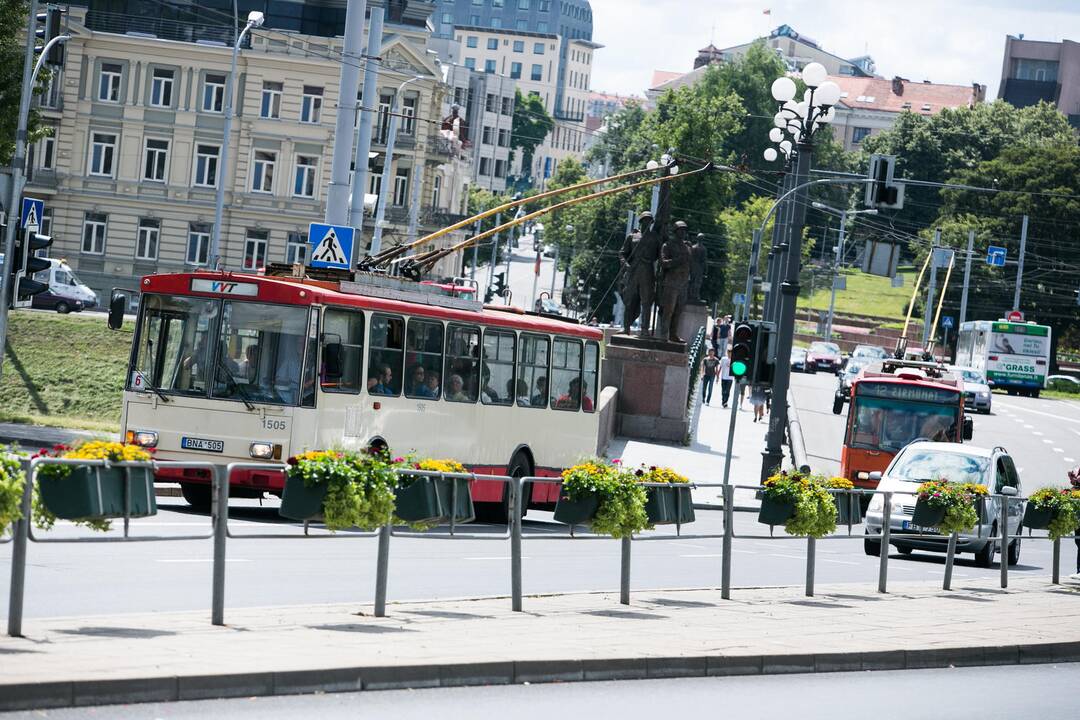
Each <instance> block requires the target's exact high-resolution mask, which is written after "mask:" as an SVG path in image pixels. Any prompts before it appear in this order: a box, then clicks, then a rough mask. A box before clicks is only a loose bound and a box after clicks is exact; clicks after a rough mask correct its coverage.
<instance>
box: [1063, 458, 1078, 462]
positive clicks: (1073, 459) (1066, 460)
mask: <svg viewBox="0 0 1080 720" xmlns="http://www.w3.org/2000/svg"><path fill="white" fill-rule="evenodd" d="M1062 459H1063V460H1064V461H1065V462H1067V463H1074V462H1076V459H1075V458H1062Z"/></svg>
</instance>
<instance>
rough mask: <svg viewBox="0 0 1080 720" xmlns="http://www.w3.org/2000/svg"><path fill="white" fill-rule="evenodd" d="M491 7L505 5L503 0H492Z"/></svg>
mask: <svg viewBox="0 0 1080 720" xmlns="http://www.w3.org/2000/svg"><path fill="white" fill-rule="evenodd" d="M491 7H496V8H501V7H503V0H491Z"/></svg>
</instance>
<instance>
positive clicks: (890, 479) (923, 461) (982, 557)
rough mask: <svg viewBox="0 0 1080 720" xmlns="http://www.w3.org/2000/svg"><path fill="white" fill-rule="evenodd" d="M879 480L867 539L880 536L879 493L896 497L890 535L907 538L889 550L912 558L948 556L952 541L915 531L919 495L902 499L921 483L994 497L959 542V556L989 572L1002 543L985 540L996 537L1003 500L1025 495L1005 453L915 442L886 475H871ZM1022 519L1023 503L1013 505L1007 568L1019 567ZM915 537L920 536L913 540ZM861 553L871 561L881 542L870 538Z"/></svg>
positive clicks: (882, 500) (881, 511)
mask: <svg viewBox="0 0 1080 720" xmlns="http://www.w3.org/2000/svg"><path fill="white" fill-rule="evenodd" d="M877 476H880V482H879V483H878V486H877V489H878V491H879V493H878V494H876V495H874V498H873V500H871V501H870V506H869V508H867V513H866V534H867V535H876V534H879V533H880V532H881V525H882V518H883V517H884V509H885V496H884V495H883V494H881V493H884V492H894V493H897V494H895V495H893V496H892V498H891V508H890V510H889V528H890V531H891V532H894V533H903V534H905V535H907V537H891V538H890V539H889V544H890V545H892V546H894V547H896V549H897V550H899V551H900V553H901V554H903V555H908V554H910V553H911V551H912V550H929V551H931V552H945V551H946V549H947V545H948V540H949V539H948V537H946V536H944V535H941V534H939V533H937V532H936V531H935V530H933V529H925V528H918V527H915V526H913V524H912V521H911V518H912V516H913V515H914V513H915V499H916V498H915V495H913V494H901V493H914V492H915V490H916V489H917V488H918V487H919V485H920V484H921V483H923V482H925V481H927V480H931V479H938V478H945V479H946V480H949V481H952V482H970V483H977V484H979V485H982V486H983V487H985V488H986V489H987V490H988V491H989V492H990V493H992V494H991V495H989V496H988V497H987V498H986V500H985V501H984V502H983V503H982V513H981V517H980V518H979V523H978V524H977V525H976V526H975V527H974V528H973V529H972V530H971V531H970V532H968V533H965V534H963V535H960V536H958V538H957V542H956V551H957V552H967V553H974V554H975V562H976V564H977V565H979V566H980V567H989V566H990V565H991V564H992V563H993V561H994V555H995V554H996V553H997V552H998V550H999V547H998V546H999V545H1000V543H999V542H998V541H994V540H988V539H987V538H990V537H993V536H995V535H997V534H998V518H999V517H1000V502H1001V499H1000V496H1001V495H1008V496H1016V495H1020V494H1021V485H1020V475H1019V473H1018V472H1017V470H1016V464H1015V463H1014V462H1013V459H1012V457H1011V456H1010V455H1009V453H1008V452H1007V451H1006V450H1005V448H1002V447H996V448H994V449H993V450H987V449H985V448H979V447H974V446H972V445H961V444H959V443H937V442H925V441H919V440H917V441H915V442H913V443H911V444H910V445H908V446H907V447H905V448H904V449H903V450H901V451H900V452H899V453H897V455H896V457H894V458H893V460H892V462H891V463H889V467H888V468H886V469H885V472H884V473H876V472H874V473H870V479H871V480H877V479H879V477H877ZM1023 514H1024V503H1022V502H1020V501H1014V502H1010V503H1009V515H1008V523H1009V537H1010V538H1011V540H1010V541H1009V549H1008V561H1009V565H1016V564H1017V563H1018V562H1020V522H1021V518H1023ZM914 533H919V535H918V536H913V534H914ZM863 549H864V550H865V552H866V554H867V555H875V556H876V555H880V554H881V541H880V540H876V539H870V538H866V539H865V540H863Z"/></svg>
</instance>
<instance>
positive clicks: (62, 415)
mask: <svg viewBox="0 0 1080 720" xmlns="http://www.w3.org/2000/svg"><path fill="white" fill-rule="evenodd" d="M9 319H10V324H9V332H8V345H7V348H6V350H7V352H6V353H5V355H4V368H3V376H2V377H0V421H5V422H30V423H37V424H43V425H56V426H62V427H72V428H83V429H88V430H101V431H116V430H118V429H119V426H120V405H121V400H122V392H123V387H124V373H125V371H126V369H127V363H128V352H129V350H130V349H131V336H132V333H133V331H134V329H135V325H134V323H131V322H127V323H124V327H123V328H122V329H120V330H115V331H114V330H109V328H108V327H107V326H106V324H105V318H104V317H103V316H101V315H86V316H79V315H58V314H54V313H45V312H35V311H29V310H15V311H12V312H11V314H10V315H9Z"/></svg>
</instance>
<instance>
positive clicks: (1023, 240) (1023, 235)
mask: <svg viewBox="0 0 1080 720" xmlns="http://www.w3.org/2000/svg"><path fill="white" fill-rule="evenodd" d="M1027 230H1028V216H1027V215H1025V216H1024V224H1023V225H1022V226H1021V227H1020V259H1019V261H1018V264H1017V266H1016V292H1015V293H1014V294H1013V310H1019V309H1020V283H1022V282H1023V281H1024V249H1025V247H1026V246H1027Z"/></svg>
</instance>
